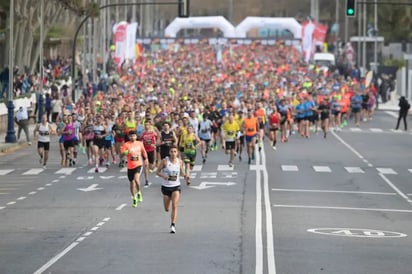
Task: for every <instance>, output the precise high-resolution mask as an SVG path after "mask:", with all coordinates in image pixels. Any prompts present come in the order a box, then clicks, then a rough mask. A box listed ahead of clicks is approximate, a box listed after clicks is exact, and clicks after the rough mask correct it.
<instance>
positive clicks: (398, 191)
mask: <svg viewBox="0 0 412 274" xmlns="http://www.w3.org/2000/svg"><path fill="white" fill-rule="evenodd" d="M379 176H381V178H382V179H383V180H384V181H385V182H386V183H387V184H388V185H389V186H390V187H391V188H392V189H393V190H395V191H396V192H397V193H398V194H399V195H400V196H401V197H402V198H404V199H405V200H407V201H408V202H410V200H409V198H408V195H406V194H405V193H403V192H402V191H400V190H399V188H397V187H396V186H395V185H394V184H393V183H392V182H391V181H390V180H389V179H388V178H386V176H385V175H384V174H382V173H379Z"/></svg>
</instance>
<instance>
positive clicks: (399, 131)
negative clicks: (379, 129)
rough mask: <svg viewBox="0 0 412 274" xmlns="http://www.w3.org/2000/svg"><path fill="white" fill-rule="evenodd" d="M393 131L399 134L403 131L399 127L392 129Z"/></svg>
mask: <svg viewBox="0 0 412 274" xmlns="http://www.w3.org/2000/svg"><path fill="white" fill-rule="evenodd" d="M391 131H392V132H394V133H398V134H399V133H402V131H401V130H399V129H391Z"/></svg>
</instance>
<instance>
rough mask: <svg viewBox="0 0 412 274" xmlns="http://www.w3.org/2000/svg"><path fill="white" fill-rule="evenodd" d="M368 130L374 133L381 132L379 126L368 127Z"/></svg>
mask: <svg viewBox="0 0 412 274" xmlns="http://www.w3.org/2000/svg"><path fill="white" fill-rule="evenodd" d="M369 130H370V131H372V132H376V133H379V132H383V130H382V129H381V128H370V129H369Z"/></svg>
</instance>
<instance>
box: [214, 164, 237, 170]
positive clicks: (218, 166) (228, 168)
mask: <svg viewBox="0 0 412 274" xmlns="http://www.w3.org/2000/svg"><path fill="white" fill-rule="evenodd" d="M233 168H234V167H233V166H231V167H230V166H229V165H217V171H232V170H233Z"/></svg>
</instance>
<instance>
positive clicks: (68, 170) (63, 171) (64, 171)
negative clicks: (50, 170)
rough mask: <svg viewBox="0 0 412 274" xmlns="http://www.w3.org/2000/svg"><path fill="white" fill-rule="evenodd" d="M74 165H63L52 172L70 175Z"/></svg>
mask: <svg viewBox="0 0 412 274" xmlns="http://www.w3.org/2000/svg"><path fill="white" fill-rule="evenodd" d="M75 170H76V168H75V167H63V168H61V169H59V170H58V171H56V172H55V173H54V174H65V175H71V174H72V173H73V171H75Z"/></svg>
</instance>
